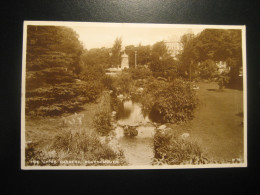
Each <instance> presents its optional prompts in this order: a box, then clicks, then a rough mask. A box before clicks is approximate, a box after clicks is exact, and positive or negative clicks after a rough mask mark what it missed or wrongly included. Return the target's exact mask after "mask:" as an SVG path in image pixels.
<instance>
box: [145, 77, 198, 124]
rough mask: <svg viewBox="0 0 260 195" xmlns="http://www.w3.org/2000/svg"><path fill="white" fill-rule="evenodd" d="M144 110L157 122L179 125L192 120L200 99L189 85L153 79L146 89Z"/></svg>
mask: <svg viewBox="0 0 260 195" xmlns="http://www.w3.org/2000/svg"><path fill="white" fill-rule="evenodd" d="M143 94H144V95H143V96H142V100H141V102H142V104H143V109H144V111H145V112H146V113H150V117H151V118H152V119H153V120H154V121H156V122H170V123H179V122H184V121H186V120H188V119H192V117H193V112H194V109H195V108H196V106H197V103H198V99H197V96H196V93H195V92H194V91H193V90H192V89H191V86H190V84H189V83H186V82H183V81H182V80H177V79H176V80H174V81H173V82H170V83H168V82H165V81H158V80H156V79H153V80H151V81H150V83H149V84H148V85H147V86H146V87H145V91H144V93H143Z"/></svg>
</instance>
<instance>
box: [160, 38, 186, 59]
mask: <svg viewBox="0 0 260 195" xmlns="http://www.w3.org/2000/svg"><path fill="white" fill-rule="evenodd" d="M164 43H165V45H166V47H167V49H168V52H169V53H170V55H171V56H172V57H173V58H174V59H176V57H177V55H178V54H180V52H181V50H182V46H181V43H180V41H179V39H178V38H177V37H175V36H172V37H171V38H168V39H167V40H165V41H164Z"/></svg>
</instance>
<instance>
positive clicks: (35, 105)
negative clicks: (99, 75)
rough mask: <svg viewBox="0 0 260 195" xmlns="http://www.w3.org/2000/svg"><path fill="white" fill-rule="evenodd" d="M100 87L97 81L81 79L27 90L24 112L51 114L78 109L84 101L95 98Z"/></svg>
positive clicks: (39, 114) (35, 114)
mask: <svg viewBox="0 0 260 195" xmlns="http://www.w3.org/2000/svg"><path fill="white" fill-rule="evenodd" d="M102 87H103V85H102V84H101V83H99V82H97V81H93V82H83V81H82V82H78V83H76V82H75V83H62V84H59V85H54V86H51V87H45V88H36V89H34V90H30V91H27V93H26V114H28V115H34V116H53V115H60V114H62V113H65V112H76V111H79V110H80V109H81V106H82V105H83V104H84V103H87V102H92V101H94V100H96V99H97V97H98V96H99V94H100V93H101V91H102Z"/></svg>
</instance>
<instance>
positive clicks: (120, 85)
mask: <svg viewBox="0 0 260 195" xmlns="http://www.w3.org/2000/svg"><path fill="white" fill-rule="evenodd" d="M132 82H133V80H132V78H131V74H129V73H128V71H122V72H121V73H120V74H118V75H117V78H116V79H115V81H114V83H113V86H114V88H115V89H117V92H118V93H120V94H129V92H130V88H131V85H132Z"/></svg>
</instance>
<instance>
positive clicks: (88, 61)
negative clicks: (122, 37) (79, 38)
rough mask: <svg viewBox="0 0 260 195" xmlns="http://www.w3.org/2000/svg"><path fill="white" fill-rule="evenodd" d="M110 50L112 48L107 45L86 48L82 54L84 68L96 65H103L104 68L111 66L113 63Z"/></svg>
mask: <svg viewBox="0 0 260 195" xmlns="http://www.w3.org/2000/svg"><path fill="white" fill-rule="evenodd" d="M110 52H111V49H109V48H105V47H102V48H94V49H90V50H84V52H83V53H82V56H81V63H82V66H83V69H86V68H87V69H88V68H89V67H92V68H93V67H96V66H101V67H102V69H106V68H109V66H110V65H111V59H110Z"/></svg>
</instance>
